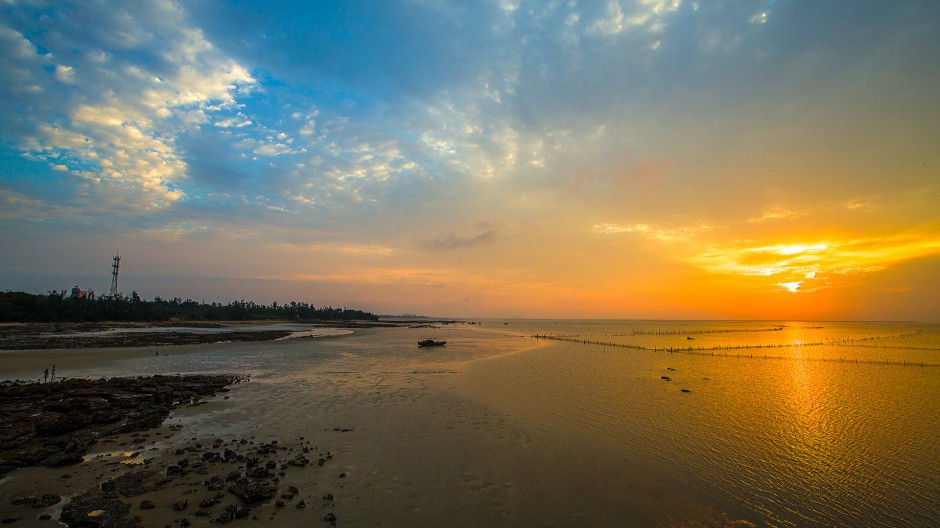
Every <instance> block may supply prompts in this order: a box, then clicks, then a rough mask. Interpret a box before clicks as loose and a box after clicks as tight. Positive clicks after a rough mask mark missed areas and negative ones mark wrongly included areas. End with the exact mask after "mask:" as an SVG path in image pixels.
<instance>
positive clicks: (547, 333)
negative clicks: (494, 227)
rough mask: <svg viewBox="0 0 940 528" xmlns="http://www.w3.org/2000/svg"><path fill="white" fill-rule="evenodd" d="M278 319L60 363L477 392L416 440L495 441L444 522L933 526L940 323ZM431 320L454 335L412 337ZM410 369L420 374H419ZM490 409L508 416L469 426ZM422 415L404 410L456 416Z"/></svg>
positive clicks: (91, 369)
mask: <svg viewBox="0 0 940 528" xmlns="http://www.w3.org/2000/svg"><path fill="white" fill-rule="evenodd" d="M289 328H291V329H295V330H297V331H298V332H307V334H299V335H306V336H307V337H306V338H299V339H288V340H284V341H278V342H266V343H257V342H252V343H228V344H221V345H212V346H197V347H185V348H179V349H177V350H175V351H174V352H172V353H168V352H166V351H164V353H163V354H161V353H160V350H159V349H153V353H151V352H150V351H149V350H148V351H147V352H146V353H144V354H136V355H133V356H127V355H121V354H113V357H110V356H108V355H106V354H105V355H99V356H95V357H96V358H97V359H96V360H95V361H94V362H92V363H89V362H88V361H84V362H83V361H78V360H77V359H76V361H74V362H70V356H69V355H70V354H81V353H82V352H75V351H61V352H60V355H59V357H58V358H57V361H58V362H59V365H60V367H59V372H61V373H64V374H62V375H68V376H81V377H99V376H116V375H138V374H149V373H173V372H248V373H250V374H251V375H252V379H253V382H252V385H254V384H255V382H259V383H260V384H261V385H259V386H261V387H263V389H264V390H265V391H268V393H270V394H269V396H270V395H274V394H277V393H278V391H283V393H284V394H288V392H289V393H290V394H291V396H290V397H286V396H285V400H284V401H289V402H291V403H290V405H291V406H297V405H303V404H302V403H298V402H304V401H311V402H312V401H314V400H316V399H317V398H320V399H324V398H327V399H330V400H331V401H334V402H335V401H341V402H343V406H345V408H348V409H350V413H352V412H353V411H352V409H354V408H355V406H356V405H359V404H360V403H362V404H363V405H364V402H369V405H379V406H381V405H386V407H384V409H385V410H384V411H383V412H384V413H385V414H386V415H391V418H386V419H388V420H389V421H390V422H389V423H391V422H392V421H394V420H398V418H399V417H397V415H396V413H399V414H401V416H400V418H401V419H402V420H405V419H407V420H410V421H415V420H419V421H420V420H421V419H422V418H420V417H416V416H413V414H415V413H417V412H418V411H409V409H412V410H414V409H418V408H419V407H420V408H425V407H421V406H425V405H428V404H426V403H423V401H424V399H427V398H428V397H431V398H434V397H442V398H443V397H446V398H449V399H453V400H455V401H457V400H460V401H464V402H472V405H471V404H466V405H463V406H462V407H459V408H460V409H462V410H461V411H460V412H461V413H464V415H461V416H460V417H459V418H460V420H456V419H455V420H454V424H453V425H452V426H453V427H458V428H459V427H461V426H460V425H459V424H460V423H467V424H468V425H467V426H466V427H465V429H458V430H459V431H460V434H461V435H462V436H460V437H459V438H457V437H453V438H452V437H450V436H446V435H443V434H442V435H441V436H440V437H439V439H437V440H435V438H437V437H430V436H429V437H428V438H422V440H421V441H422V442H432V441H439V442H452V443H454V445H455V446H457V447H449V446H448V447H446V448H445V449H443V451H444V452H447V451H448V450H450V451H451V452H453V451H454V450H456V449H459V445H460V444H459V442H464V443H465V444H466V445H468V446H476V447H475V448H478V449H483V448H481V447H480V446H487V447H486V449H490V448H491V447H489V446H494V447H492V449H493V450H494V451H493V453H494V455H493V457H492V460H491V461H486V458H487V457H486V456H483V457H480V456H477V457H476V458H472V457H471V459H472V460H476V462H472V463H474V464H478V465H481V466H484V467H482V468H477V469H478V473H486V474H488V476H489V480H490V481H491V482H490V484H494V486H493V487H492V488H491V489H490V491H488V492H487V493H488V494H483V493H478V494H477V495H472V494H471V495H463V494H460V493H458V492H454V494H447V493H445V494H444V495H445V496H452V497H458V498H459V502H460V504H459V505H454V506H453V508H454V509H459V508H463V509H465V510H467V511H468V512H469V511H471V510H472V511H473V512H474V513H473V516H471V517H459V516H456V517H455V518H454V519H451V521H452V525H460V526H473V525H479V524H478V523H479V520H480V519H487V518H490V519H491V520H492V521H493V522H492V523H491V525H494V526H574V525H594V526H762V527H763V526H767V527H804V526H832V527H836V526H851V527H856V526H857V527H931V526H932V527H936V526H940V325H938V324H921V323H913V322H829V321H822V322H819V321H814V322H800V321H634V320H629V321H620V320H527V319H499V320H496V319H488V320H479V321H463V322H458V323H450V324H443V323H440V322H427V323H421V324H416V325H414V327H411V328H409V327H397V328H369V329H355V330H354V331H353V332H352V333H351V334H348V335H335V334H338V333H340V332H335V333H331V332H325V333H323V332H321V333H317V331H315V330H313V331H311V328H310V327H304V326H303V325H296V326H289ZM314 335H321V336H322V337H310V336H314ZM425 338H434V339H440V340H446V341H447V344H446V345H445V346H443V347H418V346H417V341H420V340H422V339H425ZM10 357H11V356H9V355H8V354H0V366H3V367H4V370H3V372H4V375H5V376H6V377H15V375H16V374H17V372H16V369H15V367H13V366H11V359H9V358H10ZM74 357H75V358H78V356H74ZM422 377H423V378H422ZM416 378H421V379H425V378H426V379H427V380H429V382H430V385H421V386H420V387H417V388H416V387H415V385H413V384H412V382H413V381H414V380H415V379H416ZM403 387H404V388H407V389H408V391H407V392H404V391H403V390H401V389H402V388H403ZM428 387H431V388H428ZM432 389H433V390H432ZM259 390H260V389H259ZM442 391H443V392H442ZM406 396H407V397H406ZM393 400H394V404H392V403H391V402H393ZM266 401H269V402H271V403H268V404H266V405H267V407H266V408H265V411H264V412H265V413H268V414H271V413H273V414H276V413H277V412H278V404H277V403H276V402H277V401H278V400H277V398H274V397H271V398H270V399H269V400H266ZM357 402H359V403H357ZM383 402H386V403H383ZM311 405H312V403H311ZM343 406H340V405H337V406H336V407H335V408H331V412H333V413H342V412H343V411H342V409H343V408H344V407H343ZM427 408H429V409H436V410H434V411H433V413H440V412H441V409H440V408H436V407H427ZM453 408H458V407H453ZM285 412H286V411H285ZM455 412H456V411H455ZM290 416H292V418H291V420H297V419H302V418H296V416H298V415H297V414H291V415H290ZM300 416H302V415H300ZM350 416H353V415H352V414H350ZM356 416H359V418H358V419H359V420H362V418H361V416H362V414H359V415H356ZM486 417H489V418H486ZM493 417H496V418H495V421H496V422H498V424H503V425H501V426H500V427H502V429H497V428H493V427H490V428H487V427H484V426H482V425H481V424H483V423H484V422H486V421H487V420H490V421H493ZM434 420H437V421H436V422H435V421H432V422H426V423H425V422H422V423H421V424H420V425H419V426H416V427H417V429H418V430H421V429H422V428H424V429H427V428H428V427H429V425H428V424H433V423H438V422H447V423H450V422H448V417H446V416H444V417H442V416H440V415H439V414H438V415H436V416H435V418H434ZM457 422H459V423H457ZM506 424H508V425H506ZM356 426H357V427H359V428H360V429H368V428H369V424H363V423H359V424H356ZM452 426H451V425H448V427H452ZM471 426H472V427H471ZM381 427H382V426H381V425H380V424H375V425H374V426H373V429H375V430H378V429H381ZM509 429H512V431H514V433H513V434H509V435H507V434H505V431H506V430H509ZM389 431H392V429H391V426H389ZM500 431H502V432H500ZM389 434H391V433H389ZM485 435H491V436H494V435H495V437H498V438H499V439H503V438H504V437H506V436H510V437H514V438H517V439H519V438H521V440H519V441H518V442H510V441H509V440H505V441H503V440H499V441H497V440H494V439H493V438H487V437H486V436H485ZM405 440H407V439H405ZM416 445H420V444H419V443H417V441H416ZM428 445H430V444H428ZM496 450H498V451H500V452H501V453H500V454H499V455H498V456H497V454H496V452H495V451H496ZM484 452H485V450H484ZM506 453H510V454H509V455H508V456H507V455H506ZM429 456H430V455H429ZM546 459H547V460H553V461H557V462H550V463H546V462H545V460H546ZM383 463H386V464H391V465H393V464H395V462H394V461H386V462H383ZM465 463H466V464H470V463H471V462H465ZM402 464H407V462H402ZM452 465H453V464H452V463H449V464H444V463H442V464H438V466H439V467H441V468H445V469H435V470H433V471H440V472H445V471H449V470H448V469H446V468H448V467H451V466H452ZM431 467H432V468H433V467H434V464H431ZM471 469H473V468H470V469H467V468H463V469H462V470H461V471H462V472H461V473H460V475H467V474H470V473H471V472H472V471H471ZM401 471H402V472H404V473H405V474H407V469H402V470H401ZM425 471H430V470H425ZM455 471H456V470H455ZM390 472H391V470H390ZM375 473H378V471H376V472H375ZM457 477H459V475H454V478H449V477H448V475H436V477H435V478H434V480H433V481H434V484H433V487H434V488H435V489H436V490H437V491H435V489H432V485H431V484H427V483H425V484H422V483H421V482H420V479H417V478H416V479H413V480H412V481H410V482H409V483H408V485H407V486H406V485H405V484H403V483H402V482H401V481H399V480H398V477H394V478H393V477H391V476H389V477H388V478H387V480H388V481H387V482H381V483H373V484H370V485H374V487H375V488H376V489H378V488H381V489H382V490H384V491H383V493H385V494H386V495H393V494H400V493H404V492H405V491H407V490H414V489H417V490H419V491H420V490H422V489H425V488H427V489H425V492H426V494H434V493H436V492H440V487H441V486H455V487H459V486H463V485H465V484H466V485H468V486H469V485H470V484H469V479H467V480H466V482H464V481H462V480H460V478H457ZM373 478H374V479H382V478H386V477H383V476H382V475H374V476H373ZM462 482H463V483H462ZM422 486H424V488H423V487H422ZM415 495H421V493H417V492H416V493H415ZM376 496H378V495H376ZM357 497H358V499H357V500H360V501H361V503H360V504H358V505H357V508H358V510H359V511H360V513H359V514H358V515H364V516H365V517H363V518H361V519H360V520H362V524H363V525H367V524H372V525H375V526H395V525H406V524H407V525H428V526H431V525H434V524H435V523H436V522H440V519H442V518H446V517H441V515H443V514H442V513H441V512H443V511H445V510H447V508H448V507H449V506H448V505H447V503H446V501H445V502H441V501H437V502H434V503H431V502H430V501H429V502H428V503H420V506H421V508H423V510H422V509H421V508H418V507H415V506H414V505H412V506H411V507H409V508H408V510H407V512H406V511H404V510H403V512H402V513H401V515H400V516H398V517H396V516H395V515H390V513H394V512H388V511H387V510H388V509H389V508H395V507H396V504H402V507H403V508H404V504H406V503H407V502H408V501H407V500H404V499H400V498H399V499H397V502H395V501H392V502H390V503H389V504H386V505H384V506H383V511H382V512H378V511H375V512H373V514H374V515H380V514H381V518H379V519H372V521H373V522H371V523H368V522H367V521H368V520H369V517H368V515H369V514H368V512H369V510H368V507H366V506H364V505H363V504H362V503H366V502H368V500H367V499H368V497H369V494H368V493H366V492H362V495H359V496H357ZM477 498H478V499H479V504H476V503H474V501H476V500H477ZM415 500H418V499H415ZM455 500H457V499H455ZM468 503H469V505H468ZM568 505H570V511H569V510H568V509H566V508H568V507H569V506H568ZM362 512H365V513H362ZM351 515H353V518H355V515H357V514H351ZM468 515H469V514H468ZM488 516H490V517H488ZM396 518H398V519H404V520H403V521H402V522H401V524H396V522H394V521H392V520H391V519H396ZM422 519H424V520H427V521H428V522H427V523H426V524H422V522H421V521H422ZM455 519H456V520H455ZM461 519H463V520H461ZM432 520H433V522H432ZM353 524H355V523H353Z"/></svg>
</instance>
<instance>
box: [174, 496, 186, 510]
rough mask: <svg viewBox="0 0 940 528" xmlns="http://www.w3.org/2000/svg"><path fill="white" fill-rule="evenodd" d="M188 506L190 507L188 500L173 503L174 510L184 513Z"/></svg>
mask: <svg viewBox="0 0 940 528" xmlns="http://www.w3.org/2000/svg"><path fill="white" fill-rule="evenodd" d="M187 506H189V501H188V500H187V499H183V500H181V501H176V502H174V503H173V509H174V510H176V511H183V510H185V509H186V507H187Z"/></svg>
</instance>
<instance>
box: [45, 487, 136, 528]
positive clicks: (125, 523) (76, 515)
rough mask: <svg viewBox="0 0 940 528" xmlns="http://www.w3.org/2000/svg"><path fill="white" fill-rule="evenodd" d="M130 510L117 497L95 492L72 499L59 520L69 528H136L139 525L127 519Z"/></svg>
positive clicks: (133, 520) (63, 509)
mask: <svg viewBox="0 0 940 528" xmlns="http://www.w3.org/2000/svg"><path fill="white" fill-rule="evenodd" d="M129 510H130V507H129V506H128V505H127V504H124V503H123V502H122V501H121V500H120V499H118V498H117V497H115V496H113V495H108V494H103V493H101V492H99V491H97V490H95V491H92V492H89V493H84V494H82V495H79V496H76V497H72V499H71V500H70V501H69V502H68V504H66V505H65V507H64V508H62V513H61V514H60V515H59V520H60V521H62V522H63V523H65V524H66V525H68V526H69V528H135V527H136V526H138V525H139V523H138V522H136V520H135V519H128V518H127V513H128V511H129Z"/></svg>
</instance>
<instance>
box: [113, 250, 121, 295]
mask: <svg viewBox="0 0 940 528" xmlns="http://www.w3.org/2000/svg"><path fill="white" fill-rule="evenodd" d="M120 267H121V257H120V255H114V263H113V264H111V297H117V296H118V269H119V268H120Z"/></svg>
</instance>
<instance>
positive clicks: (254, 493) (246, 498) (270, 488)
mask: <svg viewBox="0 0 940 528" xmlns="http://www.w3.org/2000/svg"><path fill="white" fill-rule="evenodd" d="M228 491H229V493H231V494H232V495H235V496H236V497H238V498H240V499H241V500H242V501H243V502H245V503H252V502H260V501H266V500H271V499H273V498H274V496H275V495H276V494H277V486H274V485H272V484H268V483H267V482H253V481H251V480H249V479H246V478H241V479H238V480H236V481H235V482H234V483H232V485H231V486H229V488H228Z"/></svg>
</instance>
